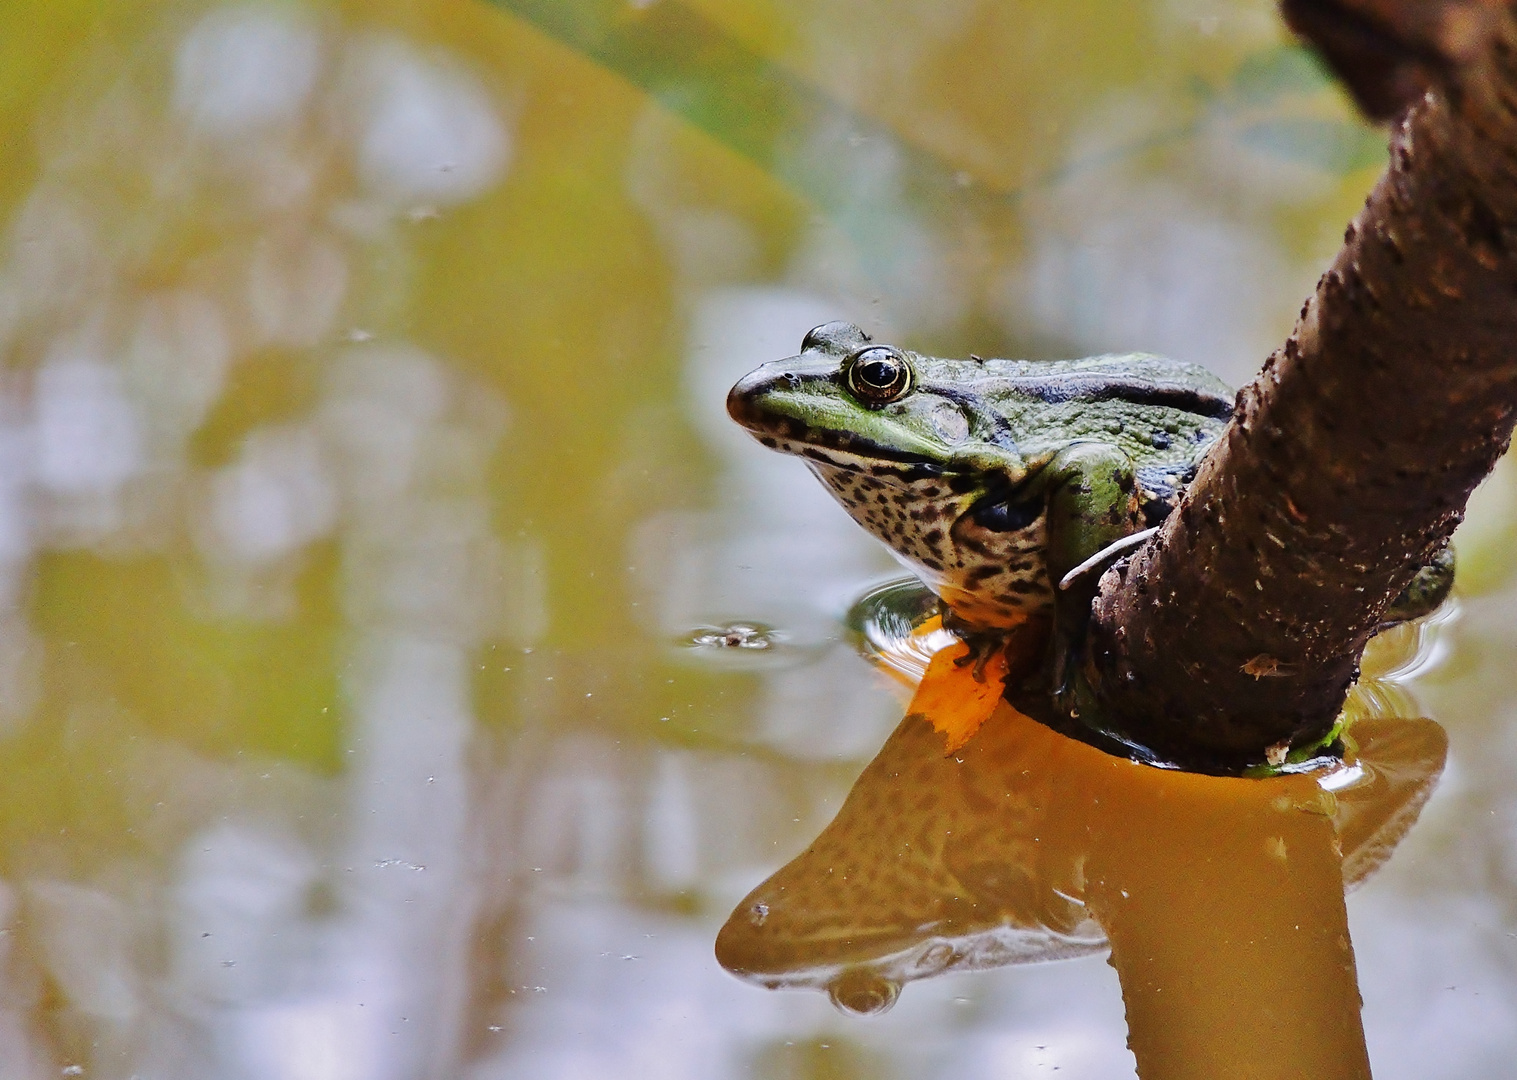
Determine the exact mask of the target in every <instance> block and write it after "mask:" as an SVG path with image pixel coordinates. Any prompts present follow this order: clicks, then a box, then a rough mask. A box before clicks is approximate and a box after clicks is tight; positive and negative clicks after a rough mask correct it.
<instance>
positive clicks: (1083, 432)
mask: <svg viewBox="0 0 1517 1080" xmlns="http://www.w3.org/2000/svg"><path fill="white" fill-rule="evenodd" d="M1232 410H1233V393H1232V391H1231V390H1229V389H1228V388H1227V386H1226V385H1224V384H1223V383H1222V382H1221V381H1220V380H1219V379H1217V378H1216V376H1214V375H1212V374H1211V373H1210V372H1208V371H1206V370H1205V369H1204V368H1201V367H1198V366H1197V365H1195V364H1187V363H1181V362H1179V361H1176V360H1168V359H1165V358H1163V357H1159V356H1152V355H1147V354H1143V353H1133V354H1126V355H1113V356H1095V357H1089V358H1087V359H1083V360H1065V361H1022V360H982V359H979V358H978V357H972V358H971V359H969V360H945V359H939V358H937V357H931V356H922V355H920V354H918V353H913V352H908V351H906V350H903V349H898V348H895V347H893V346H890V345H883V344H876V343H874V342H872V341H871V340H870V338H869V336H868V335H867V334H865V333H864V332H863V331H862V330H860V329H859V328H858V327H857V326H854V325H852V324H850V323H845V322H833V323H827V324H825V325H823V326H818V327H816V328H815V329H813V330H812V331H811V332H810V333H808V334H807V335H806V337H805V339H804V340H803V341H802V342H801V352H800V355H798V356H793V357H790V358H788V359H784V360H777V361H774V362H772V363H768V364H765V365H763V366H762V367H760V368H758V369H757V370H756V371H753V372H752V373H750V374H749V375H747V376H745V377H744V378H743V379H742V380H740V381H739V382H738V383H737V385H736V386H734V387H733V388H732V390H731V392H730V393H729V394H728V396H727V411H728V412H729V413H730V414H731V415H732V417H733V419H735V420H737V421H738V423H740V424H742V425H743V426H744V427H746V428H747V429H748V430H749V431H750V432H752V433H753V434H754V435H755V436H756V437H757V438H758V440H759V441H760V442H761V443H763V444H764V445H765V446H768V447H770V448H771V449H774V450H779V451H781V452H783V453H787V454H795V455H798V456H800V457H802V458H804V459H805V460H806V463H807V464H808V465H809V466H810V467H811V469H812V471H813V472H815V473H816V475H817V476H818V477H819V478H820V479H821V481H822V482H823V483H824V484H825V485H826V486H827V488H828V490H830V491H831V492H832V493H833V495H834V496H835V497H836V498H837V499H838V501H839V502H841V503H842V505H843V506H844V508H845V509H847V511H848V513H849V514H850V515H852V517H853V518H854V520H855V521H857V522H858V523H859V524H860V525H862V526H864V528H866V529H867V530H869V531H870V532H871V533H873V534H874V535H875V536H877V537H878V538H879V539H881V540H883V541H884V542H885V543H886V544H887V545H888V546H889V547H890V549H891V550H892V551H893V552H894V553H895V554H896V556H897V557H899V558H900V559H901V560H903V561H904V562H905V563H906V564H907V565H908V566H909V567H911V569H912V570H914V571H915V572H916V573H917V575H918V576H919V577H921V579H922V580H923V581H924V582H925V583H926V584H927V586H928V587H929V588H931V589H932V591H933V592H934V593H936V594H937V596H938V597H939V599H940V601H941V607H942V609H943V614H944V621H945V624H946V625H947V626H949V628H950V629H953V630H955V631H957V632H958V633H959V634H960V635H961V636H962V637H965V638H966V640H968V641H969V642H970V643H971V648H972V650H973V652H974V653H975V654H977V655H979V656H981V657H983V656H984V655H985V654H986V650H987V649H988V648H990V647H992V646H993V644H994V643H995V642H996V641H999V640H1000V639H1002V638H1004V636H1005V635H1006V634H1007V633H1008V632H1009V631H1011V630H1012V629H1013V628H1015V627H1017V626H1019V625H1024V624H1026V623H1027V622H1028V620H1029V619H1032V620H1041V619H1047V618H1050V617H1051V618H1052V620H1053V631H1054V633H1053V641H1054V645H1053V649H1052V653H1051V658H1052V663H1053V677H1054V680H1055V686H1056V688H1057V689H1058V690H1060V691H1063V690H1064V689H1065V682H1066V678H1067V673H1068V672H1070V671H1071V670H1073V668H1074V665H1073V663H1072V662H1071V661H1072V660H1073V659H1075V653H1077V651H1078V649H1079V646H1080V642H1081V640H1082V638H1083V632H1084V626H1085V623H1086V621H1087V620H1088V618H1089V612H1090V602H1091V600H1092V598H1093V596H1094V594H1095V587H1096V582H1097V581H1098V579H1099V577H1100V575H1101V572H1102V571H1103V570H1104V569H1105V568H1106V567H1107V566H1109V565H1111V563H1112V562H1114V561H1115V560H1116V559H1118V558H1120V557H1122V556H1123V555H1124V554H1125V553H1128V552H1130V551H1131V550H1133V549H1135V548H1136V547H1137V546H1138V544H1140V543H1141V542H1142V541H1143V539H1145V538H1146V537H1147V536H1148V535H1149V533H1150V532H1151V531H1152V530H1153V529H1154V528H1156V527H1157V526H1158V525H1159V524H1160V523H1161V522H1162V521H1163V520H1164V518H1165V517H1167V516H1168V515H1169V513H1170V512H1171V511H1172V510H1173V509H1174V508H1175V505H1176V504H1177V502H1178V501H1179V497H1180V495H1181V493H1182V492H1183V491H1184V489H1185V486H1186V485H1187V484H1189V483H1190V481H1191V480H1192V479H1193V478H1194V477H1195V475H1196V469H1197V466H1198V465H1199V464H1200V461H1201V458H1202V457H1203V455H1204V454H1205V453H1206V451H1207V448H1208V447H1209V446H1210V445H1211V444H1212V443H1213V442H1215V441H1216V439H1217V438H1218V436H1220V435H1221V434H1222V431H1223V429H1224V428H1225V427H1226V425H1227V421H1228V419H1229V417H1230V416H1231V415H1232ZM1452 574H1453V563H1452V557H1451V556H1449V555H1447V554H1440V556H1439V558H1438V559H1436V560H1435V561H1434V562H1433V563H1432V564H1430V565H1429V566H1428V567H1426V568H1424V569H1423V571H1422V572H1420V573H1419V575H1418V576H1417V578H1415V579H1414V580H1413V582H1412V584H1411V585H1410V586H1408V588H1407V590H1406V591H1405V592H1404V593H1403V594H1402V595H1401V597H1399V598H1398V599H1397V600H1396V601H1395V603H1393V605H1392V606H1391V609H1390V610H1388V612H1387V614H1386V622H1387V623H1389V622H1397V621H1402V620H1404V619H1408V618H1415V617H1416V616H1418V615H1422V614H1426V613H1427V612H1428V611H1431V610H1432V608H1434V607H1436V606H1437V604H1438V603H1439V602H1441V601H1442V599H1443V597H1444V596H1445V595H1446V594H1447V592H1448V587H1449V585H1450V584H1451V583H1452Z"/></svg>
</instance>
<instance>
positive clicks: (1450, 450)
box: [1087, 0, 1517, 770]
mask: <svg viewBox="0 0 1517 1080" xmlns="http://www.w3.org/2000/svg"><path fill="white" fill-rule="evenodd" d="M1287 8H1288V10H1290V9H1295V14H1296V15H1297V18H1296V23H1297V25H1304V23H1303V20H1302V19H1301V18H1300V17H1299V13H1300V10H1301V9H1304V8H1315V9H1319V13H1320V11H1328V12H1340V13H1341V12H1343V11H1345V10H1352V11H1353V12H1356V13H1357V14H1359V15H1363V14H1364V12H1365V11H1366V10H1374V11H1378V12H1381V13H1382V14H1386V13H1388V14H1387V15H1386V17H1385V18H1382V19H1381V20H1380V22H1379V23H1378V24H1377V25H1380V26H1381V27H1382V28H1385V27H1390V28H1391V29H1392V30H1394V31H1395V32H1394V33H1387V34H1386V35H1384V36H1385V38H1386V40H1387V41H1390V42H1392V44H1391V45H1387V46H1386V47H1385V54H1384V55H1383V56H1382V60H1384V61H1385V64H1382V65H1381V67H1379V68H1376V67H1375V65H1373V64H1371V65H1369V66H1368V68H1365V67H1363V65H1362V64H1361V68H1360V70H1359V71H1358V73H1357V74H1355V72H1354V70H1353V69H1349V70H1347V71H1345V76H1346V77H1347V78H1348V79H1349V80H1350V82H1351V85H1353V86H1354V87H1355V88H1356V91H1358V92H1359V93H1360V96H1361V97H1363V96H1365V94H1364V87H1365V86H1370V87H1374V86H1379V87H1380V88H1381V89H1384V86H1385V80H1384V79H1380V80H1379V82H1378V83H1377V75H1376V72H1377V71H1378V72H1383V70H1386V69H1387V68H1386V65H1389V66H1390V68H1392V69H1393V68H1394V67H1395V63H1394V61H1396V60H1397V57H1398V56H1400V58H1401V59H1402V60H1404V59H1405V50H1402V51H1401V52H1400V53H1398V52H1397V48H1398V46H1396V45H1395V44H1394V43H1395V42H1396V41H1398V40H1403V39H1406V38H1407V37H1408V35H1411V39H1412V40H1418V41H1422V42H1424V44H1425V43H1426V42H1427V41H1436V40H1439V39H1438V36H1437V34H1436V33H1433V32H1431V31H1427V32H1423V31H1417V32H1418V33H1422V37H1421V38H1418V37H1416V34H1414V33H1413V31H1411V30H1407V29H1406V28H1407V27H1408V26H1414V25H1415V26H1421V27H1423V28H1424V31H1425V29H1426V27H1428V26H1434V25H1444V24H1442V23H1438V22H1437V20H1432V21H1428V20H1426V19H1422V16H1424V15H1426V10H1425V9H1426V8H1439V9H1440V10H1443V11H1445V12H1447V11H1449V10H1452V9H1454V8H1460V9H1468V10H1474V9H1477V8H1478V9H1480V11H1479V13H1481V14H1482V15H1483V16H1484V15H1485V14H1489V16H1490V17H1489V18H1488V19H1487V20H1486V22H1485V23H1483V24H1482V26H1483V27H1484V32H1483V34H1482V35H1480V36H1479V37H1478V39H1472V38H1470V35H1469V33H1468V32H1467V27H1466V29H1465V30H1461V31H1460V34H1458V35H1454V36H1455V37H1457V38H1458V46H1459V47H1458V49H1444V50H1443V51H1442V52H1439V51H1438V50H1437V49H1436V48H1434V47H1433V46H1427V47H1426V48H1422V49H1421V51H1420V52H1417V50H1413V51H1414V52H1417V55H1419V56H1423V57H1424V58H1425V57H1426V56H1430V55H1432V56H1440V57H1442V58H1443V59H1441V60H1439V61H1438V62H1436V63H1434V62H1431V61H1429V62H1427V63H1425V64H1424V66H1423V67H1422V68H1421V69H1420V70H1421V71H1422V73H1423V74H1424V75H1427V76H1428V77H1432V78H1434V79H1435V82H1437V83H1438V84H1437V85H1435V86H1434V87H1433V88H1432V89H1430V90H1428V91H1427V92H1426V93H1425V94H1424V95H1423V96H1422V97H1421V98H1420V99H1419V100H1418V101H1417V102H1416V104H1415V105H1413V107H1412V108H1411V110H1410V111H1409V112H1408V113H1407V115H1406V116H1405V118H1404V119H1403V120H1402V122H1401V123H1400V124H1399V125H1398V127H1397V129H1396V131H1395V133H1394V136H1393V139H1392V145H1391V160H1390V165H1389V168H1388V171H1387V172H1386V174H1385V176H1384V177H1382V179H1381V181H1380V182H1379V184H1378V185H1377V186H1376V188H1375V190H1374V192H1373V193H1372V194H1371V195H1370V197H1369V199H1368V201H1367V202H1366V205H1365V207H1364V210H1363V211H1362V212H1361V213H1360V214H1359V215H1358V217H1357V218H1356V219H1355V220H1354V222H1353V223H1352V224H1351V225H1350V226H1349V227H1348V231H1347V234H1346V236H1345V243H1344V247H1343V249H1342V251H1341V252H1340V253H1339V255H1338V257H1337V259H1336V260H1335V261H1334V263H1333V265H1332V268H1331V269H1330V270H1329V271H1328V272H1327V273H1326V274H1325V275H1323V277H1322V279H1321V281H1320V282H1319V283H1318V287H1317V291H1316V294H1315V295H1314V296H1313V297H1312V298H1311V299H1310V300H1309V301H1308V302H1307V304H1306V305H1305V307H1304V308H1303V309H1302V312H1301V317H1300V321H1299V322H1298V324H1297V326H1296V329H1295V332H1294V333H1293V334H1292V335H1291V337H1290V339H1289V340H1288V341H1287V342H1286V343H1285V345H1284V347H1283V348H1281V349H1280V350H1278V351H1277V352H1276V353H1275V355H1273V356H1272V357H1270V359H1269V361H1268V362H1267V363H1266V364H1265V367H1264V369H1263V371H1262V372H1261V373H1260V375H1259V376H1258V378H1257V379H1256V380H1255V382H1254V383H1253V384H1252V385H1250V386H1248V387H1246V388H1245V389H1244V390H1242V391H1241V392H1240V393H1239V396H1238V402H1237V407H1236V410H1235V413H1234V420H1233V423H1232V424H1231V425H1230V427H1229V428H1228V431H1227V432H1226V434H1225V436H1224V437H1223V438H1222V439H1221V440H1220V441H1219V442H1218V444H1217V445H1216V446H1215V447H1214V449H1213V452H1212V453H1211V454H1210V456H1209V457H1208V459H1207V460H1206V462H1205V463H1204V465H1203V467H1202V469H1201V472H1200V475H1199V476H1198V478H1197V480H1196V482H1195V483H1194V484H1193V485H1192V487H1191V489H1190V491H1189V492H1188V494H1187V496H1186V498H1185V499H1184V501H1183V502H1182V504H1181V506H1180V508H1179V509H1178V511H1177V512H1176V513H1175V514H1173V515H1171V517H1170V518H1169V520H1168V521H1167V522H1166V523H1165V525H1164V527H1163V529H1162V530H1161V532H1160V534H1159V535H1158V536H1157V537H1155V539H1154V541H1152V542H1150V543H1149V544H1148V545H1147V546H1146V547H1145V548H1143V549H1142V550H1141V551H1139V552H1138V553H1137V555H1136V556H1135V557H1134V558H1133V559H1132V560H1131V563H1130V564H1128V565H1126V566H1123V567H1119V568H1117V569H1114V570H1112V571H1109V572H1108V573H1107V574H1106V575H1105V577H1104V578H1103V580H1102V582H1101V590H1100V594H1099V595H1098V597H1097V599H1096V602H1095V605H1094V609H1093V619H1092V629H1091V639H1090V651H1089V662H1088V664H1087V674H1088V677H1089V679H1090V681H1091V685H1092V688H1093V690H1094V692H1095V695H1096V699H1097V701H1098V702H1099V704H1100V708H1101V712H1102V715H1103V720H1104V723H1105V724H1106V725H1107V726H1109V727H1112V728H1115V729H1117V730H1119V731H1121V732H1122V733H1123V734H1124V735H1125V736H1126V737H1129V738H1131V739H1133V740H1135V741H1137V742H1139V743H1141V744H1144V745H1146V746H1149V747H1151V748H1152V749H1153V750H1155V751H1156V752H1157V753H1158V754H1159V755H1160V756H1161V757H1164V758H1168V759H1170V760H1172V761H1175V762H1178V763H1181V764H1184V765H1186V766H1189V767H1192V768H1199V769H1205V770H1232V769H1237V768H1240V767H1243V766H1247V765H1252V764H1257V763H1261V762H1263V761H1265V760H1266V758H1267V757H1270V758H1273V757H1275V756H1276V754H1277V753H1278V751H1279V750H1280V749H1281V748H1283V746H1284V745H1285V744H1291V745H1295V746H1302V745H1307V744H1310V743H1312V742H1314V741H1317V740H1320V739H1321V738H1322V737H1324V736H1325V735H1326V734H1327V733H1328V732H1329V731H1330V729H1331V725H1332V724H1333V722H1334V719H1335V717H1336V715H1337V713H1338V710H1339V708H1340V707H1341V705H1342V703H1343V700H1344V697H1345V696H1346V694H1347V692H1348V689H1349V687H1350V686H1351V684H1352V682H1353V680H1354V679H1355V677H1356V676H1357V673H1358V661H1359V658H1360V656H1361V654H1362V653H1363V650H1364V646H1365V643H1366V642H1367V640H1368V639H1369V637H1370V636H1371V634H1372V633H1373V632H1374V630H1375V629H1376V626H1377V624H1378V623H1379V622H1380V619H1381V615H1382V613H1383V612H1384V610H1385V608H1386V606H1387V604H1388V603H1389V602H1390V601H1391V600H1392V599H1393V598H1394V597H1395V596H1396V595H1397V593H1398V592H1399V591H1400V590H1401V589H1402V588H1403V587H1404V586H1405V585H1406V584H1407V582H1408V581H1409V580H1410V579H1411V577H1412V576H1413V574H1414V573H1415V572H1416V570H1417V568H1418V567H1419V566H1420V565H1421V564H1422V563H1423V562H1424V561H1425V560H1426V559H1428V558H1429V557H1430V556H1431V555H1432V554H1433V553H1434V552H1435V551H1436V550H1437V549H1438V548H1439V547H1440V546H1441V545H1442V544H1443V543H1444V542H1445V541H1446V540H1447V538H1448V536H1449V534H1450V533H1451V532H1452V531H1453V529H1454V527H1455V526H1456V525H1457V524H1458V523H1459V521H1460V518H1461V515H1462V512H1463V508H1464V505H1465V502H1466V500H1467V499H1468V497H1469V494H1470V492H1471V490H1473V488H1474V487H1475V485H1476V484H1478V483H1479V482H1480V480H1481V479H1482V478H1483V477H1484V476H1485V475H1486V474H1487V472H1489V471H1490V469H1491V468H1492V467H1493V466H1494V464H1495V462H1496V460H1497V458H1498V457H1499V456H1500V455H1501V454H1502V453H1503V452H1504V451H1505V450H1506V447H1507V444H1508V442H1509V440H1510V437H1511V433H1512V427H1513V421H1514V418H1517V20H1514V17H1513V12H1512V8H1510V7H1507V6H1505V5H1503V6H1502V7H1501V8H1499V9H1497V8H1492V7H1491V6H1490V5H1488V4H1483V3H1476V4H1442V5H1437V4H1433V5H1420V6H1419V5H1415V4H1406V3H1400V4H1398V3H1393V2H1391V0H1337V2H1335V3H1318V4H1308V3H1306V2H1305V0H1295V2H1291V3H1288V4H1287ZM1397 12H1402V13H1403V15H1404V13H1406V12H1411V13H1412V15H1404V17H1403V18H1402V20H1401V22H1399V23H1398V22H1397V21H1396V13H1397ZM1414 16H1415V17H1414ZM1418 19H1422V21H1421V22H1419V21H1418ZM1340 25H1341V21H1340ZM1460 25H1465V24H1460ZM1398 27H1399V29H1397V28H1398ZM1398 34H1399V35H1400V38H1398V36H1397V35H1398ZM1472 40H1474V42H1475V43H1474V44H1473V45H1472V44H1471V41H1472ZM1325 51H1326V52H1327V53H1328V55H1329V57H1331V56H1332V51H1331V49H1325ZM1361 59H1362V58H1361ZM1334 62H1335V63H1337V62H1338V61H1334ZM1340 70H1343V68H1342V65H1341V64H1340ZM1356 78H1357V79H1359V80H1360V82H1359V83H1354V82H1353V80H1354V79H1356ZM1438 80H1441V82H1439V81H1438ZM1393 82H1394V80H1393ZM1397 85H1400V86H1401V90H1399V91H1397V92H1399V93H1404V92H1406V87H1408V86H1414V85H1415V83H1414V82H1403V83H1399V84H1397ZM1270 748H1274V753H1271V752H1270Z"/></svg>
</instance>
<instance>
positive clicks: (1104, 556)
mask: <svg viewBox="0 0 1517 1080" xmlns="http://www.w3.org/2000/svg"><path fill="white" fill-rule="evenodd" d="M1158 531H1159V526H1157V525H1155V526H1154V527H1153V528H1151V529H1142V530H1140V531H1138V532H1135V533H1133V534H1132V535H1130V536H1124V537H1122V539H1120V540H1113V541H1112V542H1111V543H1109V544H1107V545H1106V546H1105V547H1104V548H1102V549H1101V550H1100V551H1098V552H1096V553H1095V554H1094V555H1092V556H1091V557H1090V558H1088V559H1086V560H1085V561H1084V562H1082V563H1081V564H1080V565H1079V566H1077V567H1075V568H1074V569H1073V570H1071V571H1070V572H1069V573H1067V574H1065V575H1064V576H1063V577H1061V578H1060V579H1059V591H1060V592H1063V591H1064V590H1066V589H1068V588H1070V587H1071V586H1072V585H1074V583H1075V582H1076V581H1078V580H1079V579H1080V578H1081V577H1083V576H1084V575H1086V574H1088V573H1090V572H1091V571H1092V570H1094V569H1095V568H1096V567H1098V566H1106V565H1107V564H1109V563H1112V562H1115V561H1116V560H1117V559H1118V558H1119V557H1121V556H1122V555H1124V554H1126V553H1127V552H1129V551H1133V550H1135V549H1136V548H1138V547H1139V546H1140V545H1142V543H1143V542H1144V541H1145V540H1147V539H1148V538H1149V537H1150V536H1152V535H1153V534H1154V533H1156V532H1158Z"/></svg>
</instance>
